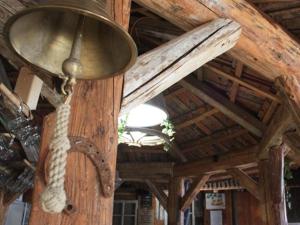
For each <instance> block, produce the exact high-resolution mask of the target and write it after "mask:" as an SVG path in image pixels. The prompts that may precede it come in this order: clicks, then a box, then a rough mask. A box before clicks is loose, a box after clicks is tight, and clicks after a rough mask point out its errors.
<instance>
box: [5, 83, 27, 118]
mask: <svg viewBox="0 0 300 225" xmlns="http://www.w3.org/2000/svg"><path fill="white" fill-rule="evenodd" d="M0 92H1V94H2V95H4V96H5V97H6V98H7V99H8V100H9V101H10V102H11V103H12V104H14V105H15V106H16V107H17V108H19V107H20V106H21V105H22V101H21V99H20V98H18V97H17V96H16V95H15V94H14V93H12V92H11V91H10V90H9V89H8V88H7V87H6V86H5V85H4V84H3V83H0ZM22 112H23V113H24V115H25V116H27V117H30V116H31V112H30V109H29V108H28V107H22Z"/></svg>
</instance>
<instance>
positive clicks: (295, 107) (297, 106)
mask: <svg viewBox="0 0 300 225" xmlns="http://www.w3.org/2000/svg"><path fill="white" fill-rule="evenodd" d="M276 84H277V87H278V89H279V92H280V94H281V96H282V98H283V100H284V102H285V103H286V105H287V106H288V107H287V108H288V110H289V111H290V113H291V114H292V116H293V119H294V121H295V125H296V127H297V129H298V133H299V134H300V75H299V76H287V75H285V76H281V77H278V78H277V80H276Z"/></svg>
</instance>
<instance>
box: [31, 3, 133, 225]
mask: <svg viewBox="0 0 300 225" xmlns="http://www.w3.org/2000/svg"><path fill="white" fill-rule="evenodd" d="M107 6H108V8H109V12H111V14H112V17H113V18H114V19H115V20H116V21H117V22H118V23H119V24H121V25H122V26H123V27H126V28H127V25H128V20H129V10H130V0H122V1H121V0H120V1H119V0H114V1H113V0H110V1H107ZM122 84H123V76H116V77H114V78H110V79H105V80H99V81H79V82H78V84H77V85H76V87H75V90H74V94H73V98H72V102H71V107H72V112H71V119H70V125H69V136H79V137H84V138H86V139H88V140H89V141H90V142H92V143H93V144H94V145H95V146H96V147H97V149H98V151H99V154H101V155H102V157H103V160H104V162H106V163H107V164H108V165H109V169H110V171H111V175H112V179H114V174H115V169H116V168H115V167H116V154H117V144H118V136H117V118H118V115H119V109H120V104H121V96H122ZM53 116H54V115H50V116H48V117H46V119H45V121H44V127H43V133H42V143H41V150H40V159H39V162H38V165H37V175H36V179H35V186H34V193H33V204H32V211H31V216H30V221H29V224H30V225H41V224H44V225H46V224H47V225H67V224H72V225H83V224H85V225H111V224H112V218H113V217H112V213H113V195H112V196H111V197H104V196H103V195H102V192H101V191H100V185H99V178H98V176H97V173H96V168H95V166H94V165H93V163H92V162H91V160H90V159H89V158H87V157H86V156H85V155H84V154H82V153H78V152H73V153H68V160H67V163H68V164H67V171H66V175H65V176H66V181H65V190H66V193H67V197H68V199H69V200H70V202H71V205H69V207H70V208H69V209H70V210H69V212H70V213H69V214H67V213H65V212H63V213H60V214H48V213H45V212H43V211H42V209H41V207H40V202H39V200H40V194H41V192H42V191H43V189H44V186H45V182H44V174H45V171H44V164H45V160H46V158H47V155H48V145H49V137H51V135H52V131H53V129H52V128H53V123H54V117H53ZM111 188H112V190H113V187H111Z"/></svg>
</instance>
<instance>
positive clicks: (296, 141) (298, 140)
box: [283, 131, 300, 154]
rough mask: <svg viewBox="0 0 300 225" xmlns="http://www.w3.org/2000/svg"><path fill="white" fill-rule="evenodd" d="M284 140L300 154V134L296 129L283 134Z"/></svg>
mask: <svg viewBox="0 0 300 225" xmlns="http://www.w3.org/2000/svg"><path fill="white" fill-rule="evenodd" d="M283 142H284V143H285V144H287V145H288V146H289V147H290V148H291V149H293V151H295V152H297V153H299V154H300V136H299V135H298V133H297V132H296V131H291V132H286V133H285V134H284V135H283Z"/></svg>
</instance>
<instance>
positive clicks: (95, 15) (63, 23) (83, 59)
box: [4, 0, 137, 79]
mask: <svg viewBox="0 0 300 225" xmlns="http://www.w3.org/2000/svg"><path fill="white" fill-rule="evenodd" d="M105 8H106V0H98V1H95V0H81V1H79V0H56V1H51V0H49V1H39V3H38V4H37V5H36V6H33V7H31V8H27V9H25V10H23V11H21V12H19V13H17V14H16V15H14V16H13V17H11V18H10V19H9V20H8V22H7V23H6V25H5V28H4V29H5V36H6V40H7V43H8V45H9V47H10V48H11V49H12V50H13V51H15V52H16V53H17V54H18V55H19V56H20V57H21V58H22V59H23V60H24V61H25V62H27V63H29V64H31V65H32V66H34V67H36V68H37V69H40V70H43V71H46V72H48V73H50V74H51V75H54V76H60V75H64V71H63V69H62V65H63V63H64V62H65V60H66V59H68V58H69V57H70V55H72V50H73V49H74V47H73V44H74V37H76V34H77V32H78V31H77V29H78V21H80V19H81V18H83V17H84V24H83V26H82V28H81V31H80V32H81V33H80V38H81V41H80V63H81V65H82V68H80V69H82V71H81V72H80V73H77V75H76V76H75V79H102V78H107V77H111V76H114V75H117V74H119V73H122V72H125V71H126V70H128V69H129V68H130V66H132V65H133V64H134V62H135V60H136V57H137V50H136V46H135V44H134V42H133V40H132V38H131V37H130V35H129V34H128V33H127V32H126V31H125V30H124V29H123V28H122V27H121V26H119V25H118V24H116V23H115V22H114V21H113V20H112V18H111V17H110V16H109V14H108V13H107V12H106V10H105Z"/></svg>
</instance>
